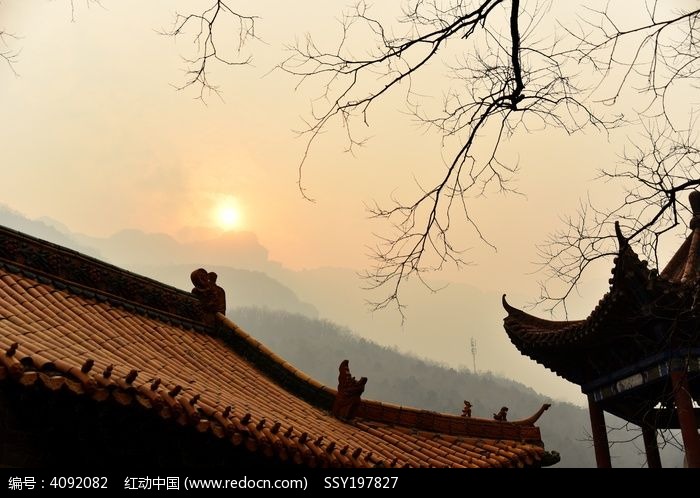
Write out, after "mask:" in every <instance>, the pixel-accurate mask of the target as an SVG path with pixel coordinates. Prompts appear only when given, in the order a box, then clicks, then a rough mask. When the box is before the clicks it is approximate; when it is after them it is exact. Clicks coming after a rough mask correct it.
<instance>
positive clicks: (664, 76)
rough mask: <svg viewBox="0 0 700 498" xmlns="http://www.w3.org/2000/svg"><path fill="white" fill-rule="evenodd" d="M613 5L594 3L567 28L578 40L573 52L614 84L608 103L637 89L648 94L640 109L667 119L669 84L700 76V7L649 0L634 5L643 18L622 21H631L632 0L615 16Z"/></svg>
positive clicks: (578, 58) (643, 94)
mask: <svg viewBox="0 0 700 498" xmlns="http://www.w3.org/2000/svg"><path fill="white" fill-rule="evenodd" d="M611 5H613V6H615V7H620V4H619V3H618V4H617V5H615V4H611V3H608V4H606V8H605V9H603V10H593V9H591V11H590V15H589V16H587V17H586V19H585V20H582V22H581V23H579V25H578V28H579V29H578V30H577V31H574V30H572V29H568V28H565V29H567V32H568V33H569V34H570V35H572V37H573V38H575V39H576V40H578V42H579V43H578V46H577V48H576V49H575V50H573V51H572V55H574V56H575V57H576V58H577V60H578V62H580V63H590V65H591V66H592V67H593V68H594V69H595V70H597V71H599V72H600V73H601V74H602V76H603V78H602V80H601V83H603V82H605V83H608V84H610V85H611V87H612V91H611V92H610V93H608V94H607V95H605V96H604V102H605V103H607V104H614V103H615V102H616V101H617V100H618V99H619V98H620V94H621V92H622V91H623V90H624V89H625V88H629V89H634V91H635V92H637V94H638V95H640V94H641V95H642V96H645V97H646V98H647V101H646V103H645V104H644V105H643V106H642V107H641V109H639V111H640V112H641V113H642V114H646V113H648V112H649V113H650V114H651V115H653V116H658V117H662V118H664V119H667V118H668V117H669V113H668V108H667V97H668V94H669V92H670V90H671V88H672V87H673V86H674V84H677V83H679V82H680V81H681V80H687V79H693V78H696V77H697V75H698V71H699V70H700V63H699V61H698V45H697V44H698V36H700V22H699V20H700V9H692V10H687V9H686V10H680V11H678V10H677V11H671V10H669V9H662V8H661V7H664V6H667V5H668V2H659V1H658V0H653V1H649V0H645V1H644V2H638V3H636V4H635V5H634V6H633V7H632V8H635V7H636V8H637V10H636V12H635V14H643V15H644V16H645V19H644V20H642V21H641V22H637V23H636V24H632V25H629V26H627V27H622V25H624V24H625V23H627V24H629V20H628V18H629V12H628V10H629V8H630V6H629V5H627V4H625V11H624V13H623V14H622V15H617V16H616V15H615V14H614V13H613V12H612V10H611ZM639 7H643V9H639Z"/></svg>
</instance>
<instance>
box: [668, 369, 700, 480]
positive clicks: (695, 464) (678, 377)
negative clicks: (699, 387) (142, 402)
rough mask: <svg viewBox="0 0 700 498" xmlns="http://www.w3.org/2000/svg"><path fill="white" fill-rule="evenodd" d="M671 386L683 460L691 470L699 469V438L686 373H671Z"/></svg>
mask: <svg viewBox="0 0 700 498" xmlns="http://www.w3.org/2000/svg"><path fill="white" fill-rule="evenodd" d="M671 384H672V385H673V398H674V400H675V402H676V412H677V413H678V422H679V423H680V426H681V434H682V435H683V446H684V447H685V458H686V461H687V462H688V467H690V468H691V469H698V468H700V436H698V426H697V421H696V420H695V411H694V410H693V399H692V398H691V397H690V392H689V388H688V374H687V372H685V371H683V372H671Z"/></svg>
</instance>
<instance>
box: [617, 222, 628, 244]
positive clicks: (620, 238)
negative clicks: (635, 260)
mask: <svg viewBox="0 0 700 498" xmlns="http://www.w3.org/2000/svg"><path fill="white" fill-rule="evenodd" d="M615 236H616V237H617V245H618V247H619V248H620V250H622V249H624V248H625V247H627V246H629V240H628V239H627V237H625V236H624V235H623V234H622V229H621V228H620V222H619V221H617V220H615Z"/></svg>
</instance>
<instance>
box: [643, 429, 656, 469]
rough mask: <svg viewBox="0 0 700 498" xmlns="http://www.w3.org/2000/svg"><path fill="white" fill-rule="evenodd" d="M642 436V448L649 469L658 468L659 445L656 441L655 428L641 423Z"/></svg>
mask: <svg viewBox="0 0 700 498" xmlns="http://www.w3.org/2000/svg"><path fill="white" fill-rule="evenodd" d="M642 437H643V438H644V450H645V451H646V454H647V466H648V467H649V468H650V469H660V468H661V456H660V455H659V445H658V443H657V442H656V429H655V428H654V427H652V426H650V425H643V426H642Z"/></svg>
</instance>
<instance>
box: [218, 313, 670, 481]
mask: <svg viewBox="0 0 700 498" xmlns="http://www.w3.org/2000/svg"><path fill="white" fill-rule="evenodd" d="M229 316H230V317H231V318H232V319H233V320H234V321H235V322H236V323H238V324H239V325H240V326H241V327H243V328H244V329H245V330H246V331H247V332H248V333H250V334H252V335H253V336H254V337H255V338H256V339H258V340H261V341H262V342H263V343H265V344H266V345H267V346H268V347H269V348H271V349H272V350H273V351H275V352H276V353H278V354H280V355H281V356H282V357H284V358H285V359H286V360H288V361H289V362H290V363H292V364H294V365H295V366H297V367H299V368H301V369H302V370H304V371H305V372H306V373H308V374H310V375H311V376H313V377H314V378H316V379H318V380H319V381H320V382H322V383H324V384H326V385H329V386H333V387H335V386H336V385H337V377H338V365H339V364H340V362H341V361H342V360H344V359H348V360H350V369H351V371H352V374H353V375H355V376H357V377H360V376H363V377H367V378H368V379H369V380H368V382H367V388H366V390H365V394H364V395H363V396H364V397H365V398H367V399H370V398H371V399H378V400H383V401H390V402H392V403H398V404H403V405H407V406H414V407H418V408H425V409H430V410H436V411H440V412H445V413H454V414H459V413H460V412H461V408H462V401H463V400H465V399H466V400H469V401H471V403H472V405H473V408H472V413H473V415H474V416H477V417H491V416H492V414H493V413H494V412H495V411H498V409H499V408H500V407H501V406H503V405H506V406H508V407H509V412H508V415H509V418H511V419H518V418H523V417H526V416H529V415H531V414H532V413H534V412H535V411H536V410H537V409H538V408H539V407H540V406H541V405H542V403H544V402H551V403H552V408H551V409H550V410H549V411H548V412H546V413H545V414H544V415H543V417H542V418H541V419H540V422H539V424H538V425H539V426H540V428H541V430H542V437H543V440H544V442H545V444H546V447H547V449H550V450H556V451H559V452H560V453H561V457H562V460H561V463H560V464H559V466H565V467H590V466H594V465H595V461H594V456H593V448H592V443H591V442H590V437H589V435H588V434H589V432H588V431H589V430H590V429H589V427H590V425H589V420H588V414H587V412H586V411H585V410H584V409H582V408H580V407H577V406H575V405H572V404H569V403H562V402H557V401H556V400H554V401H553V400H550V399H547V398H546V397H544V396H542V395H539V394H537V393H536V392H535V391H534V390H532V389H531V388H529V387H527V386H525V385H523V384H520V383H518V382H514V381H511V380H508V379H505V378H502V377H497V376H494V375H491V374H490V373H479V374H478V375H474V374H473V373H472V372H469V371H465V370H456V369H453V368H449V367H447V366H443V365H439V364H436V363H433V362H429V361H425V360H423V359H420V358H417V357H414V356H409V355H405V354H401V353H399V352H397V351H395V350H393V349H390V348H386V347H382V346H380V345H378V344H376V343H374V342H371V341H368V340H366V339H363V338H361V337H358V336H356V335H354V334H352V333H351V331H349V330H348V329H344V328H342V327H339V326H337V325H335V324H333V323H332V322H329V321H323V320H314V319H310V318H307V317H304V316H301V315H296V314H291V313H285V312H280V311H271V310H266V309H262V308H250V307H248V308H236V309H233V310H231V311H230V312H229ZM429 333H430V331H426V334H429ZM608 424H609V425H614V424H617V421H615V420H614V419H613V418H612V417H610V416H608ZM637 435H638V433H636V432H630V433H628V432H624V431H612V432H611V434H610V438H611V440H623V439H624V440H627V439H631V438H635V436H637ZM638 439H639V441H634V442H631V443H625V444H616V445H613V447H612V454H613V459H614V460H613V465H614V466H626V467H640V466H642V465H643V464H644V457H643V455H642V454H641V451H640V448H641V437H640V438H638ZM666 450H667V451H666V452H665V461H664V463H665V464H666V465H678V464H679V463H680V462H681V457H680V455H679V454H678V453H677V452H676V451H675V450H672V449H671V448H667V449H666Z"/></svg>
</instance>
